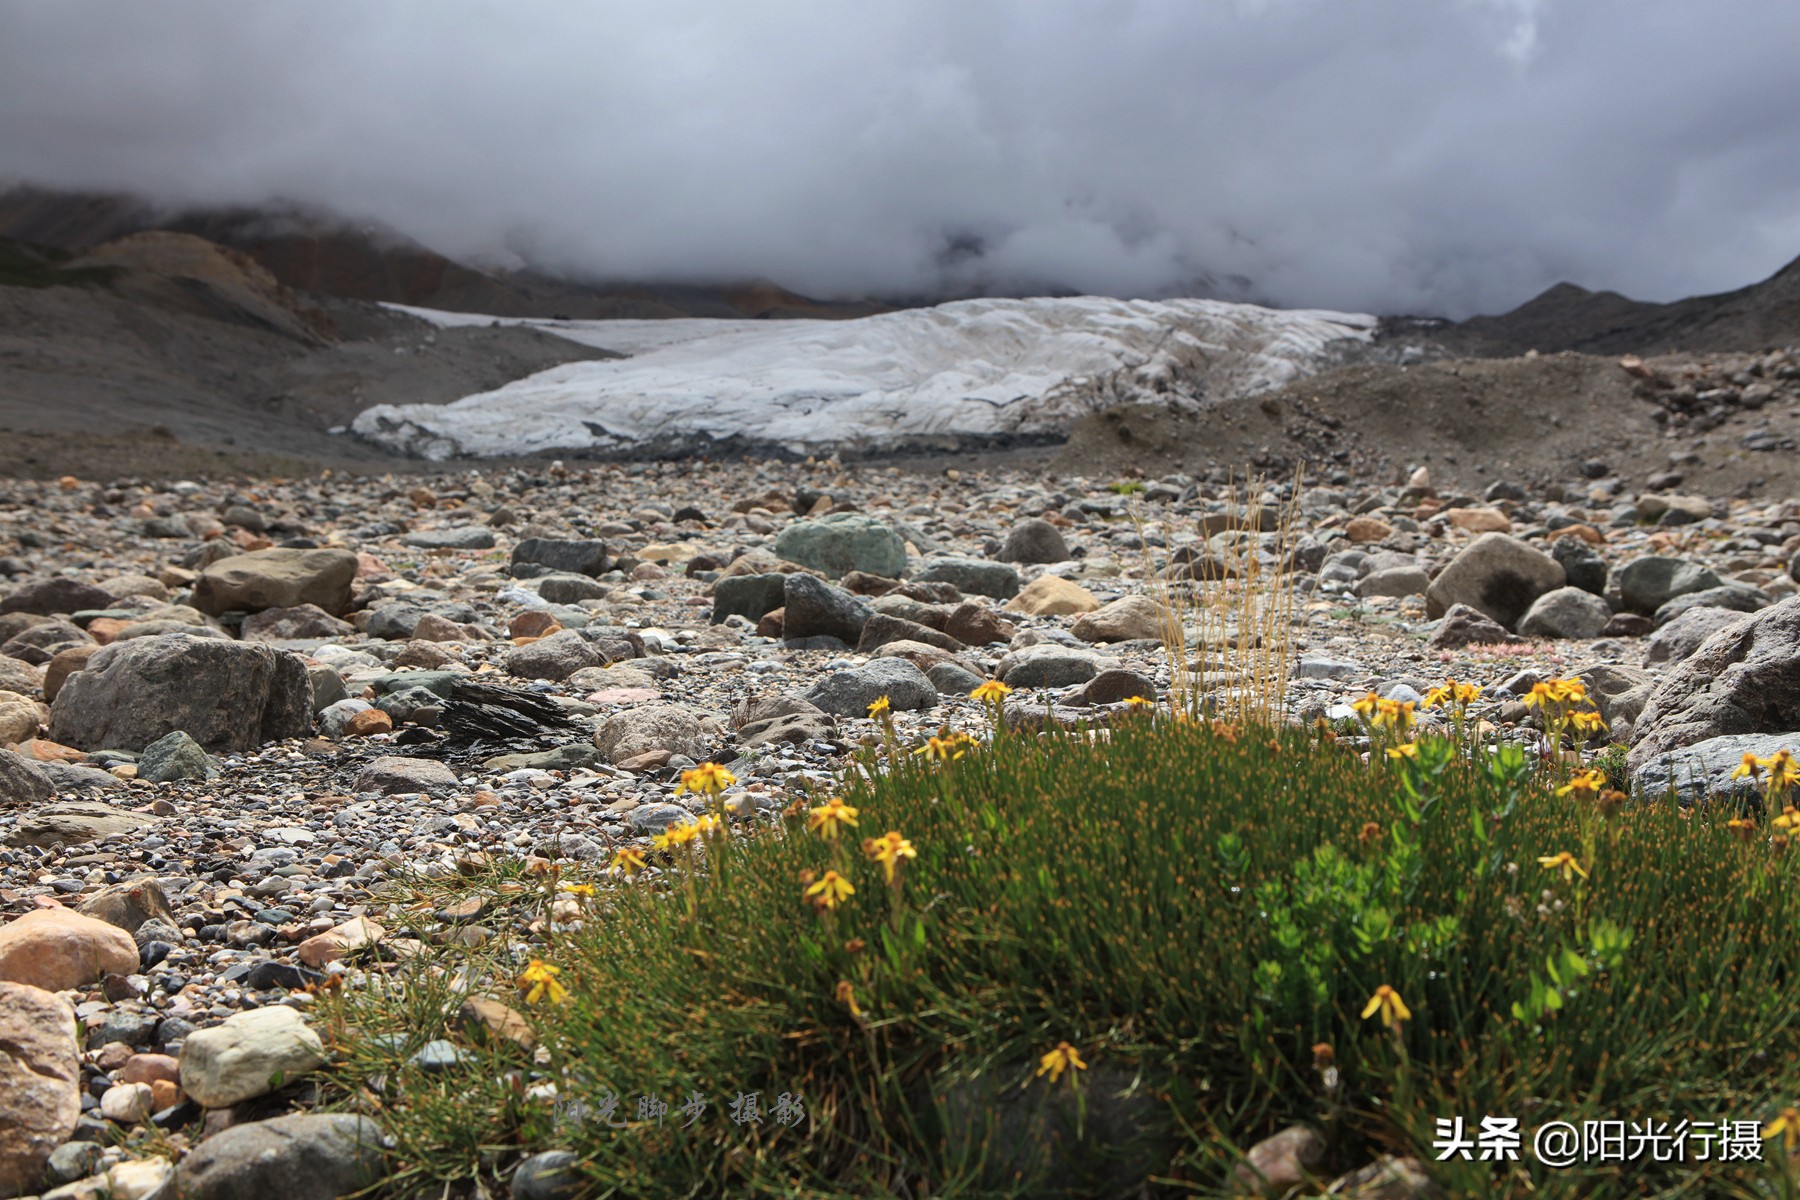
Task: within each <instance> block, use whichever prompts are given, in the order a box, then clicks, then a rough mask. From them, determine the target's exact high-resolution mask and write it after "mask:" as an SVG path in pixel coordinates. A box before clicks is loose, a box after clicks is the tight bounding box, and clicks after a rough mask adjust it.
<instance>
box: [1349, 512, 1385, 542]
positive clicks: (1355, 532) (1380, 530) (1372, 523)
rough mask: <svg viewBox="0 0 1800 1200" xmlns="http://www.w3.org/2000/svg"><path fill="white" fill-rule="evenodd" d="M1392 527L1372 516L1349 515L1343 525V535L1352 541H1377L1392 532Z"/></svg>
mask: <svg viewBox="0 0 1800 1200" xmlns="http://www.w3.org/2000/svg"><path fill="white" fill-rule="evenodd" d="M1393 532H1394V527H1393V526H1392V525H1389V524H1388V523H1387V522H1386V521H1377V520H1376V519H1375V518H1374V517H1351V518H1350V521H1349V523H1348V524H1346V525H1345V526H1344V536H1345V537H1347V538H1349V539H1350V540H1351V541H1353V542H1357V543H1364V542H1379V541H1381V540H1382V539H1383V538H1386V537H1389V536H1391V535H1392V534H1393Z"/></svg>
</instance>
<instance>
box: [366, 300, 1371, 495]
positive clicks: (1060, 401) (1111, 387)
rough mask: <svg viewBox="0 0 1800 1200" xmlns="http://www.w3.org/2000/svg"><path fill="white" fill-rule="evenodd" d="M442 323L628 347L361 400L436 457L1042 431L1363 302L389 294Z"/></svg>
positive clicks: (387, 430)
mask: <svg viewBox="0 0 1800 1200" xmlns="http://www.w3.org/2000/svg"><path fill="white" fill-rule="evenodd" d="M389 307H391V308H395V309H398V310H400V311H404V312H409V313H411V314H413V315H414V316H417V317H420V318H423V319H424V320H426V321H429V322H431V323H433V324H436V325H439V326H456V325H474V324H493V323H495V322H500V323H503V324H519V325H529V326H531V327H534V328H538V329H542V330H543V331H545V332H548V333H553V334H556V335H557V336H560V337H564V338H567V339H569V340H571V341H575V342H579V343H581V344H582V345H586V346H590V347H596V348H602V349H607V350H612V351H616V352H619V353H621V354H623V355H625V356H626V357H624V358H616V359H602V360H593V361H583V362H573V363H566V364H564V365H562V366H558V367H552V368H550V369H549V370H546V371H540V372H538V373H536V374H534V375H530V376H527V377H526V378H524V379H519V380H515V381H514V382H512V383H509V384H507V385H506V386H504V387H501V388H498V389H496V390H494V391H490V392H482V393H478V394H476V395H472V396H465V397H463V398H462V399H460V400H457V401H454V402H453V403H450V404H443V405H432V404H406V405H377V406H375V407H372V408H369V409H367V410H365V411H364V412H362V413H361V414H359V415H358V416H357V417H356V419H355V420H354V421H353V422H352V424H351V426H350V432H351V433H353V434H354V435H355V436H357V437H360V438H363V439H365V440H367V441H369V442H372V443H375V444H377V445H380V446H383V447H385V448H387V449H389V450H391V451H395V452H398V453H402V454H407V455H411V456H414V457H421V458H428V459H436V460H444V459H449V458H457V457H482V458H487V457H506V456H512V455H531V454H544V453H557V452H582V451H593V452H596V453H602V454H620V455H630V454H633V453H639V454H644V453H649V454H656V453H701V454H704V453H707V452H708V451H709V450H721V451H723V450H729V449H742V450H746V451H756V450H760V451H764V452H786V453H791V454H810V453H815V452H846V453H849V454H869V453H880V452H885V451H893V450H904V449H909V448H925V447H933V448H957V447H961V446H968V445H984V444H985V445H998V444H1017V443H1024V442H1031V441H1040V442H1042V441H1054V440H1057V439H1058V438H1060V437H1062V436H1064V435H1066V433H1067V432H1068V430H1069V428H1070V426H1071V425H1072V424H1073V423H1074V422H1075V421H1076V420H1078V419H1079V418H1080V417H1082V416H1085V415H1086V414H1088V413H1090V412H1093V411H1096V410H1098V409H1100V408H1104V407H1107V406H1109V405H1112V404H1116V403H1119V402H1121V401H1126V400H1134V399H1160V400H1163V401H1167V402H1173V403H1204V402H1206V401H1210V400H1218V399H1225V398H1229V397H1232V396H1238V395H1245V394H1250V393H1255V392H1258V391H1263V390H1267V389H1270V388H1274V387H1279V386H1281V385H1282V384H1285V383H1288V382H1291V381H1292V380H1294V379H1297V378H1300V377H1302V376H1304V375H1307V374H1310V373H1312V372H1315V371H1317V370H1320V369H1322V368H1323V367H1325V366H1328V365H1332V364H1334V363H1336V362H1340V361H1345V360H1346V358H1348V357H1351V356H1354V354H1355V353H1356V351H1357V350H1358V349H1359V348H1363V347H1366V346H1367V345H1369V344H1370V343H1371V342H1372V340H1373V338H1374V335H1375V331H1376V327H1377V324H1378V322H1377V319H1376V318H1375V317H1372V316H1368V315H1366V314H1361V313H1341V312H1328V311H1322V310H1287V309H1271V308H1263V307H1260V306H1257V305H1251V304H1237V303H1229V302H1226V301H1218V300H1114V299H1107V298H1103V297H1094V296H1076V297H1068V298H1032V299H978V300H958V301H952V302H950V303H945V304H939V305H937V306H935V307H931V308H917V309H905V310H901V311H897V312H891V313H882V314H879V315H877V316H870V317H861V318H857V319H854V320H843V321H818V320H711V319H699V318H695V319H673V320H661V321H657V320H649V321H642V320H627V321H605V320H596V321H569V320H553V319H537V318H496V317H490V316H483V315H478V314H472V313H456V312H442V311H436V310H431V309H421V308H414V307H410V306H402V305H390V306H389Z"/></svg>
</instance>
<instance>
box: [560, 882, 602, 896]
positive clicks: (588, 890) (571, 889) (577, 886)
mask: <svg viewBox="0 0 1800 1200" xmlns="http://www.w3.org/2000/svg"><path fill="white" fill-rule="evenodd" d="M559 890H561V891H565V892H567V893H569V895H571V896H592V895H593V894H594V885H593V884H591V883H565V884H561V885H560V887H559Z"/></svg>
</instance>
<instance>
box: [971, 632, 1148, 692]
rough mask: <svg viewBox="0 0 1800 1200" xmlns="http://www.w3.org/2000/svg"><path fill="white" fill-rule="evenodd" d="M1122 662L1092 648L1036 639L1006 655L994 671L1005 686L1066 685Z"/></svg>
mask: <svg viewBox="0 0 1800 1200" xmlns="http://www.w3.org/2000/svg"><path fill="white" fill-rule="evenodd" d="M1121 665H1122V664H1121V663H1120V662H1119V661H1118V660H1117V659H1113V658H1102V657H1101V656H1100V655H1098V654H1095V653H1094V652H1093V651H1092V650H1082V649H1078V648H1076V647H1074V646H1064V645H1061V644H1059V643H1057V642H1039V643H1038V644H1037V645H1035V646H1026V647H1025V648H1024V649H1022V650H1014V651H1012V652H1011V653H1010V654H1008V655H1006V656H1005V657H1004V658H1002V659H1001V660H1000V663H999V665H998V666H997V667H995V668H994V675H995V676H996V677H997V678H998V679H999V680H1000V681H1001V682H1002V683H1004V684H1006V685H1007V686H1008V687H1016V688H1018V687H1069V686H1072V685H1074V684H1077V683H1086V682H1087V681H1088V680H1090V679H1092V678H1093V677H1094V676H1096V675H1098V674H1100V672H1101V671H1103V670H1106V669H1107V668H1109V667H1117V666H1121Z"/></svg>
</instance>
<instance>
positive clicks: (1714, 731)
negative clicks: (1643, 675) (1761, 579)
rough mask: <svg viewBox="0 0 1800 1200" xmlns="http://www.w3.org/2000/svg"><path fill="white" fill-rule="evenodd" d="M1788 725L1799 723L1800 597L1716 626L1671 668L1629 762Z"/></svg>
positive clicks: (1640, 724)
mask: <svg viewBox="0 0 1800 1200" xmlns="http://www.w3.org/2000/svg"><path fill="white" fill-rule="evenodd" d="M1792 729H1800V596H1795V597H1790V598H1789V599H1787V600H1784V601H1782V602H1781V603H1780V604H1777V605H1774V606H1773V607H1770V608H1765V609H1763V610H1762V611H1761V612H1759V613H1755V614H1753V615H1751V616H1749V617H1746V618H1745V619H1744V620H1743V622H1742V623H1740V624H1737V625H1731V626H1728V627H1726V628H1724V629H1721V630H1719V631H1718V632H1717V633H1714V634H1713V635H1712V636H1711V637H1709V638H1707V639H1706V640H1705V641H1704V642H1702V643H1701V644H1700V647H1699V648H1698V649H1697V650H1695V651H1694V652H1693V654H1691V655H1689V656H1688V657H1687V658H1686V659H1685V660H1684V661H1683V662H1681V663H1680V664H1679V665H1677V666H1676V667H1675V668H1674V669H1672V670H1671V671H1670V672H1669V673H1668V675H1667V677H1665V678H1664V679H1663V681H1662V683H1661V684H1660V685H1659V686H1658V687H1657V688H1656V690H1655V691H1654V692H1653V693H1651V696H1650V701H1649V703H1648V704H1646V705H1645V706H1644V711H1643V714H1642V715H1641V716H1640V717H1639V718H1638V720H1637V724H1636V726H1635V727H1634V732H1633V743H1634V744H1633V745H1632V748H1631V754H1630V756H1629V757H1628V759H1627V764H1628V766H1629V767H1630V768H1631V769H1632V770H1633V771H1636V770H1637V769H1638V768H1639V767H1641V766H1643V765H1644V764H1645V763H1648V762H1650V761H1651V760H1652V759H1654V758H1656V757H1658V756H1659V755H1662V754H1666V753H1667V752H1668V751H1670V750H1674V749H1678V748H1679V747H1682V746H1691V745H1693V744H1694V743H1696V742H1703V741H1706V740H1708V739H1710V738H1717V737H1725V736H1728V735H1731V734H1744V733H1782V732H1785V731H1788V730H1792ZM1796 749H1800V747H1797V748H1796Z"/></svg>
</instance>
